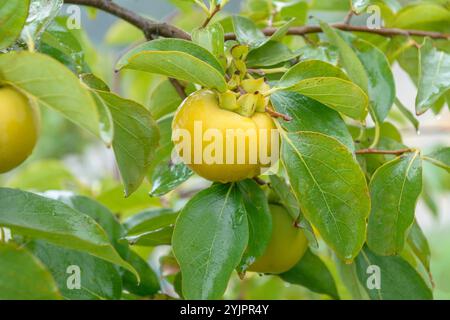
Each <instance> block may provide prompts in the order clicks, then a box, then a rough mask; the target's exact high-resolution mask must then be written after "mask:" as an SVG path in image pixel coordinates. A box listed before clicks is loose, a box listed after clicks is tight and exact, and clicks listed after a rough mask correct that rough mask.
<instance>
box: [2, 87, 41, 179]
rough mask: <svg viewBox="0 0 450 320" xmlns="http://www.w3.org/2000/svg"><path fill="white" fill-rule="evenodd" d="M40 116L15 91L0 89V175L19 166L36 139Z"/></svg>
mask: <svg viewBox="0 0 450 320" xmlns="http://www.w3.org/2000/svg"><path fill="white" fill-rule="evenodd" d="M38 131H39V113H38V112H37V110H36V109H35V108H34V107H33V106H32V105H31V104H30V101H29V99H28V98H27V97H26V96H25V95H24V94H22V93H21V92H19V91H17V90H16V89H14V88H12V87H9V86H6V87H0V173H4V172H7V171H10V170H12V169H14V168H15V167H17V166H18V165H20V164H21V163H22V162H23V161H25V159H27V158H28V156H29V155H30V154H31V152H32V151H33V148H34V146H35V145H36V142H37V139H38Z"/></svg>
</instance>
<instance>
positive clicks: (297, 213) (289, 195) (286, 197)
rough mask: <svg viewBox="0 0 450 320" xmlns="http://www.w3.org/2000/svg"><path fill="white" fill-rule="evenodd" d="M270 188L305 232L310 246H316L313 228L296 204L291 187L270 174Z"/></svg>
mask: <svg viewBox="0 0 450 320" xmlns="http://www.w3.org/2000/svg"><path fill="white" fill-rule="evenodd" d="M269 177H270V190H272V191H273V192H275V194H276V195H277V196H278V201H279V202H280V203H281V204H282V205H283V206H284V207H285V208H286V210H287V211H288V213H289V215H290V216H291V218H292V220H294V221H295V222H296V223H297V224H298V226H299V227H300V228H302V229H303V231H304V232H305V236H306V238H307V239H308V243H309V246H310V247H313V248H318V246H319V244H318V242H317V238H316V236H315V234H314V230H313V228H312V226H311V224H310V223H309V221H308V220H306V219H305V217H304V216H303V213H302V212H301V210H300V207H299V205H298V200H297V198H296V197H295V194H294V193H293V192H292V188H291V187H290V186H289V185H288V184H287V183H286V181H285V180H284V179H283V178H280V177H279V176H277V175H274V174H272V175H270V176H269Z"/></svg>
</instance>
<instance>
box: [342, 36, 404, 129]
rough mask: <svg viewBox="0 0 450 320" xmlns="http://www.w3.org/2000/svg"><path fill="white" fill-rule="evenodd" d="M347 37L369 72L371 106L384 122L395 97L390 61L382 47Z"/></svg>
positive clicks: (378, 117)
mask: <svg viewBox="0 0 450 320" xmlns="http://www.w3.org/2000/svg"><path fill="white" fill-rule="evenodd" d="M347 39H348V40H347V41H348V42H349V44H350V45H351V47H352V48H353V50H354V52H355V53H356V55H357V56H358V58H359V61H360V62H361V64H362V65H363V67H364V69H365V72H366V73H367V79H368V96H369V100H370V104H371V108H372V110H373V112H374V114H375V116H376V117H377V119H378V120H379V121H380V122H382V121H383V120H384V119H385V118H386V117H387V115H388V113H389V110H390V109H391V107H392V105H393V103H394V99H395V82H394V76H393V74H392V71H391V66H390V64H389V61H388V60H387V58H386V56H385V55H384V53H383V52H382V51H381V50H380V49H378V48H377V47H375V46H374V45H372V44H370V43H369V42H367V41H365V40H362V39H358V38H356V37H348V38H347Z"/></svg>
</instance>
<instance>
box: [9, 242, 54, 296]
mask: <svg viewBox="0 0 450 320" xmlns="http://www.w3.org/2000/svg"><path fill="white" fill-rule="evenodd" d="M0 261H1V262H2V263H0V300H54V299H61V294H60V293H59V291H58V287H57V286H56V283H55V280H53V278H52V276H51V274H50V272H49V271H48V270H47V269H46V268H45V266H44V265H43V264H42V262H41V261H39V260H38V259H37V258H36V257H34V256H33V255H32V254H31V253H30V252H28V250H26V249H24V248H21V247H17V246H16V245H13V244H8V243H2V242H0Z"/></svg>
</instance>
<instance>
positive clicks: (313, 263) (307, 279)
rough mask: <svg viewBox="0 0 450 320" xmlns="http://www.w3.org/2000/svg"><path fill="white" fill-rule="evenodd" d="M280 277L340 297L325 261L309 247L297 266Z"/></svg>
mask: <svg viewBox="0 0 450 320" xmlns="http://www.w3.org/2000/svg"><path fill="white" fill-rule="evenodd" d="M280 277H281V279H283V280H284V281H286V282H289V283H292V284H298V285H301V286H303V287H306V288H308V289H309V290H311V291H313V292H316V293H321V294H327V295H329V296H330V297H332V298H334V299H339V295H338V292H337V289H336V284H335V282H334V279H333V276H332V275H331V273H330V271H329V270H328V268H327V266H326V265H325V263H323V261H322V260H321V259H320V258H319V257H318V256H316V255H315V254H314V253H312V252H311V250H309V249H308V250H306V252H305V255H304V256H303V257H302V258H301V259H300V261H299V262H297V264H296V265H295V266H293V267H292V268H291V269H290V270H288V271H286V272H284V273H282V274H280Z"/></svg>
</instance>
